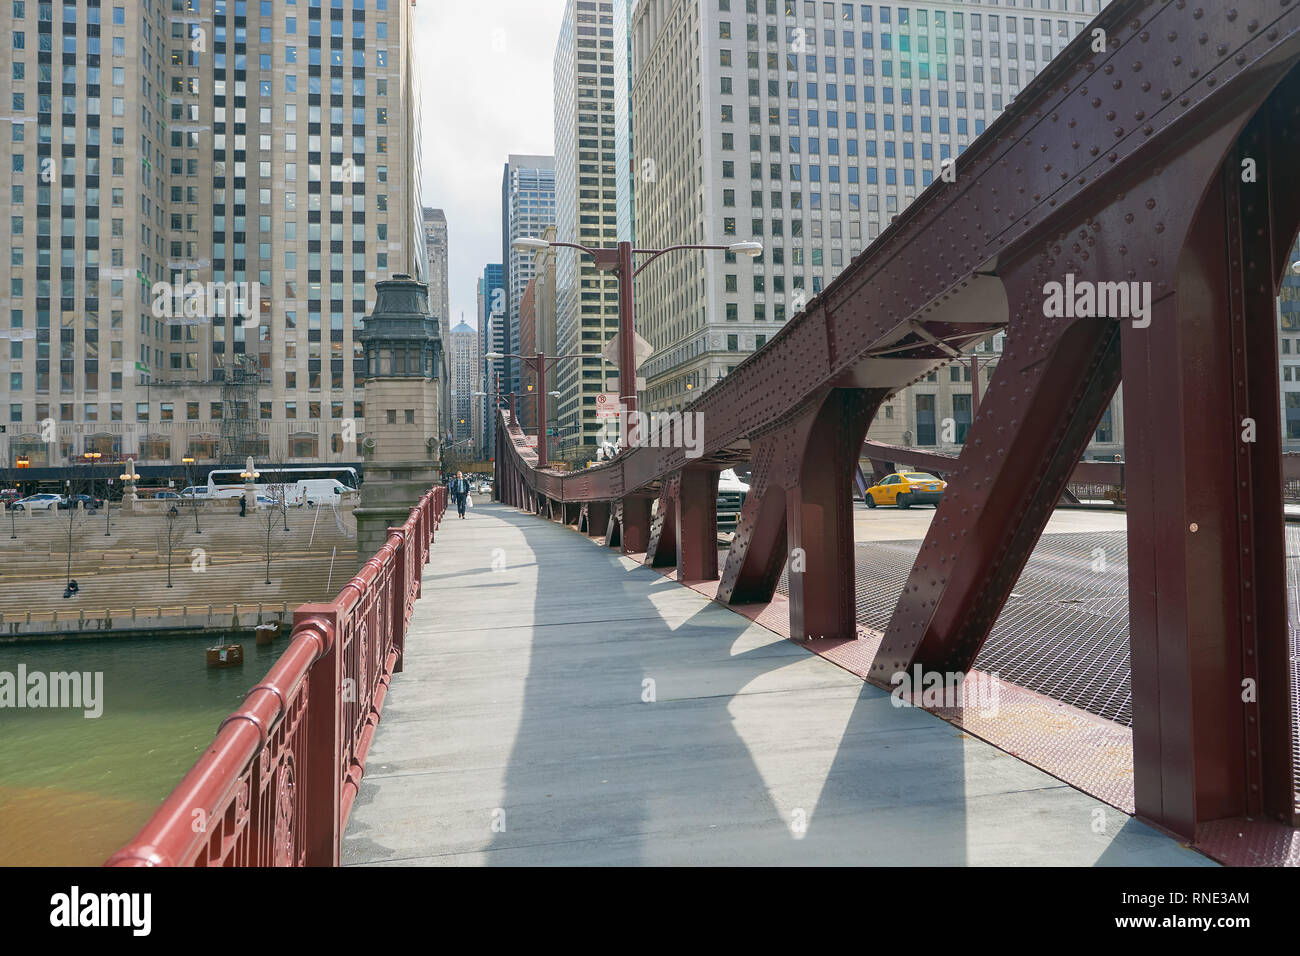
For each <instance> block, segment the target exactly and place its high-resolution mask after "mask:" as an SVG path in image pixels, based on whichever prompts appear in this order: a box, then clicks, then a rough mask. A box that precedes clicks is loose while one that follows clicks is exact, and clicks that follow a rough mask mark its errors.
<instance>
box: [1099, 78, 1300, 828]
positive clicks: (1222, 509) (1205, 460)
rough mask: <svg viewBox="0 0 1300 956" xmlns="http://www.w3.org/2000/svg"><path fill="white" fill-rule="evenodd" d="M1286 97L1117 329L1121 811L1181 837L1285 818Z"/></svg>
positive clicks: (1297, 209) (1247, 142)
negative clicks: (1121, 348)
mask: <svg viewBox="0 0 1300 956" xmlns="http://www.w3.org/2000/svg"><path fill="white" fill-rule="evenodd" d="M1288 87H1289V90H1288ZM1283 91H1287V95H1285V96H1280V95H1279V94H1281V93H1282V92H1283ZM1297 92H1300V89H1298V84H1297V83H1295V82H1290V83H1287V84H1283V86H1282V87H1279V90H1278V92H1275V93H1274V95H1273V97H1272V98H1271V99H1270V102H1269V104H1268V105H1267V106H1266V107H1265V108H1264V109H1263V110H1262V111H1261V112H1260V114H1258V115H1257V116H1256V117H1255V119H1254V120H1252V122H1251V124H1250V126H1249V127H1248V128H1247V130H1246V131H1245V133H1244V134H1243V135H1242V136H1241V138H1240V139H1239V141H1238V144H1237V149H1236V150H1234V151H1232V152H1231V153H1230V154H1229V156H1228V158H1227V160H1226V161H1225V162H1224V164H1223V168H1222V172H1221V174H1220V176H1219V177H1218V178H1217V179H1216V180H1215V181H1214V183H1213V184H1212V185H1211V188H1210V190H1209V192H1208V194H1207V195H1206V196H1205V198H1204V200H1203V202H1202V204H1201V207H1200V211H1199V213H1198V214H1197V217H1196V219H1195V221H1194V223H1193V225H1192V228H1191V230H1190V232H1189V234H1188V238H1187V242H1186V244H1185V246H1184V248H1183V252H1182V255H1181V257H1180V258H1179V260H1178V274H1177V284H1176V288H1177V294H1176V295H1174V296H1170V297H1167V298H1165V299H1164V300H1162V301H1161V302H1160V303H1159V304H1158V306H1157V309H1156V312H1155V315H1154V316H1153V319H1152V322H1151V326H1150V328H1146V329H1139V328H1131V327H1130V328H1127V329H1125V339H1124V344H1125V356H1124V373H1125V375H1124V377H1125V396H1124V424H1125V433H1126V435H1125V437H1126V443H1125V444H1126V447H1127V448H1128V449H1129V450H1130V451H1129V454H1128V467H1127V471H1126V475H1125V478H1126V481H1127V487H1126V493H1127V504H1128V523H1129V592H1130V598H1129V620H1130V633H1131V635H1132V636H1131V651H1130V653H1131V656H1132V662H1133V664H1132V666H1133V676H1132V681H1133V702H1134V720H1133V759H1134V772H1135V781H1134V783H1135V798H1136V808H1137V813H1138V815H1139V816H1141V817H1144V818H1146V819H1149V820H1152V821H1154V822H1156V823H1159V824H1161V825H1163V826H1165V827H1167V828H1169V829H1171V830H1173V831H1174V832H1176V833H1179V834H1183V835H1185V836H1188V837H1192V836H1194V835H1195V833H1196V827H1197V826H1198V825H1199V824H1201V823H1205V822H1208V821H1210V820H1214V819H1219V818H1223V817H1236V816H1247V815H1259V814H1267V815H1268V816H1270V817H1273V818H1274V819H1278V820H1282V821H1285V822H1287V823H1294V822H1295V794H1294V780H1293V777H1292V739H1291V738H1292V713H1291V686H1290V683H1291V682H1290V667H1289V664H1290V650H1289V647H1288V642H1289V634H1288V630H1287V614H1286V593H1287V584H1286V556H1285V541H1284V517H1283V512H1282V463H1281V414H1280V410H1279V406H1280V400H1279V382H1278V358H1277V320H1276V311H1275V309H1276V306H1275V296H1276V294H1277V287H1278V284H1279V281H1280V277H1281V271H1282V268H1283V266H1284V264H1285V262H1286V258H1287V254H1288V252H1289V250H1290V247H1291V243H1292V242H1293V241H1294V237H1295V231H1296V229H1297V226H1300V191H1298V190H1297V187H1296V180H1295V176H1294V165H1293V164H1294V155H1295V146H1296V143H1295V135H1294V134H1295V125H1296V122H1297V115H1296V111H1295V105H1294V104H1295V102H1296V93H1297ZM1283 138H1287V139H1289V142H1288V143H1286V146H1287V149H1285V150H1284V149H1282V148H1281V146H1282V143H1281V142H1279V140H1281V139H1283ZM1247 158H1249V159H1252V160H1253V161H1254V163H1255V164H1256V169H1257V173H1258V176H1257V179H1256V181H1253V182H1243V181H1242V180H1243V177H1242V161H1243V159H1247ZM1130 381H1131V382H1132V385H1130V384H1129V383H1130Z"/></svg>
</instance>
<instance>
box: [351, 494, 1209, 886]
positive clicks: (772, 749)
mask: <svg viewBox="0 0 1300 956" xmlns="http://www.w3.org/2000/svg"><path fill="white" fill-rule="evenodd" d="M933 514H934V512H933V511H931V510H930V509H919V510H915V511H913V512H910V513H894V512H885V511H876V512H871V513H868V512H866V511H865V509H862V510H861V511H860V512H859V513H857V514H856V515H855V518H856V522H857V529H856V531H857V534H856V536H857V539H858V542H859V548H858V549H857V550H858V552H859V554H858V557H859V565H860V566H859V576H860V577H861V575H862V574H864V573H869V570H870V569H869V567H867V565H866V564H864V556H866V555H870V554H875V553H877V552H878V551H882V550H884V549H886V548H887V547H890V546H894V547H897V546H900V545H901V546H903V547H904V551H905V550H906V547H908V546H909V545H908V543H909V542H917V543H919V540H920V539H921V538H923V537H924V535H925V530H926V526H927V525H928V523H929V521H930V520H931V518H932V517H933ZM1053 521H1054V523H1053V525H1049V527H1048V531H1047V534H1046V535H1045V536H1044V541H1048V540H1050V539H1051V536H1052V535H1053V534H1054V533H1058V534H1060V535H1063V536H1069V535H1082V536H1084V537H1085V538H1087V537H1088V536H1093V535H1098V534H1101V535H1105V534H1107V533H1111V532H1114V531H1115V530H1116V528H1118V529H1119V532H1120V533H1121V534H1122V529H1123V516H1122V515H1116V514H1105V513H1103V514H1092V513H1082V512H1059V513H1058V515H1057V517H1056V518H1054V519H1053ZM873 541H874V542H879V546H878V547H876V546H874V545H873ZM900 561H903V564H904V565H906V566H907V567H910V563H911V559H910V558H907V559H906V560H903V559H902V558H900ZM1121 571H1122V565H1121ZM904 574H905V569H904ZM901 585H902V581H901V580H900V581H899V586H900V587H901ZM886 589H887V588H886ZM705 590H707V588H706V589H705ZM858 594H859V618H860V620H862V619H863V617H864V614H866V613H867V612H864V609H863V606H862V599H863V589H862V586H861V584H859V588H858ZM896 597H897V594H895V595H894V597H893V598H890V599H888V600H885V599H884V598H882V599H881V600H882V606H884V605H885V604H892V601H893V600H894V599H896ZM779 603H780V600H779V599H778V601H777V602H774V604H779ZM753 616H754V617H757V618H759V619H760V620H764V621H765V622H766V623H770V622H768V621H767V619H766V618H765V616H764V615H763V614H759V613H755V614H754V615H753ZM780 616H781V615H780V614H779V613H777V614H774V615H770V616H769V617H771V618H779V617H780ZM855 643H858V644H865V643H868V642H867V641H866V640H859V641H858V642H855ZM810 650H813V651H817V653H810ZM839 650H840V651H841V652H843V650H844V648H843V647H842V646H841V647H840V648H839ZM860 656H861V655H859V657H860ZM866 659H867V660H869V659H870V655H869V654H868V655H867V657H866ZM853 660H854V657H853V655H852V654H850V655H848V656H847V657H845V656H844V655H843V654H842V653H841V658H840V660H839V661H838V663H840V664H843V665H845V666H837V662H836V655H835V654H834V653H828V652H826V651H825V649H819V648H816V647H810V646H808V645H804V646H801V645H800V644H797V643H794V642H791V641H790V640H788V639H786V638H785V637H784V636H783V635H782V634H781V633H777V632H776V631H774V630H769V629H768V628H767V627H765V626H763V625H762V624H760V623H758V622H757V621H756V620H751V617H750V616H746V614H744V613H737V611H736V610H731V609H728V608H726V607H724V606H722V605H720V604H717V603H715V602H713V601H711V600H709V598H708V596H707V595H706V594H704V593H701V590H700V588H699V587H695V588H692V587H685V586H682V585H680V584H678V583H677V582H676V581H674V580H673V579H672V575H671V574H663V573H660V572H659V571H655V570H651V569H648V568H645V567H643V566H642V565H641V563H640V562H639V561H638V560H637V559H636V557H635V556H624V555H622V554H620V553H619V552H618V551H617V550H615V549H609V548H605V547H603V546H602V543H601V542H600V541H599V540H598V539H591V538H586V537H585V536H584V535H582V534H580V533H578V532H576V531H574V530H573V529H571V528H569V527H566V526H565V525H563V524H559V523H554V522H548V521H544V520H541V519H539V518H538V517H537V516H534V515H530V514H527V513H524V512H521V511H518V510H516V509H514V508H511V507H508V506H505V505H501V504H495V503H476V505H475V507H474V508H472V509H471V510H470V511H469V514H468V517H467V518H466V519H465V520H464V521H461V520H458V519H456V518H455V517H454V515H449V516H448V519H447V520H445V521H444V523H443V525H442V528H441V529H440V530H439V532H438V543H437V547H436V548H434V549H433V550H432V552H431V561H430V563H429V565H428V566H427V567H426V568H425V569H424V577H423V596H422V598H421V599H420V600H419V601H418V602H417V604H416V606H415V612H414V616H413V617H412V619H411V622H410V627H409V630H408V632H407V637H406V646H405V660H404V669H403V671H402V672H401V673H399V674H397V675H395V676H394V678H393V685H392V692H391V694H389V696H388V700H387V703H386V705H385V708H384V712H383V720H382V722H381V723H380V725H379V727H378V730H377V733H376V736H375V739H374V743H373V746H372V749H371V751H370V753H369V756H368V759H367V765H366V771H365V776H364V777H363V779H362V781H361V785H360V792H359V794H358V797H357V800H356V803H355V805H354V807H353V810H352V815H351V818H350V820H349V822H348V825H347V830H346V833H345V836H344V840H343V847H342V862H343V863H345V864H349V865H366V864H399V865H419V864H437V865H444V864H445V865H454V864H481V865H518V864H525V865H526V864H663V865H668V864H741V865H750V864H752V865H775V864H818V865H824V864H857V865H861V864H869V865H870V864H875V865H965V864H976V865H978V864H992V865H1018V864H1019V865H1024V864H1030V865H1034V864H1038V865H1085V866H1086V865H1119V866H1130V865H1139V866H1203V865H1213V864H1212V861H1211V860H1210V859H1208V858H1207V857H1206V856H1203V855H1201V854H1200V853H1198V852H1196V851H1195V850H1193V849H1189V848H1188V847H1186V846H1184V845H1180V844H1179V843H1178V842H1177V841H1176V840H1174V839H1172V838H1171V837H1169V836H1167V835H1165V834H1163V833H1161V832H1159V831H1158V830H1156V829H1154V828H1152V827H1150V826H1147V825H1146V824H1144V823H1141V822H1139V821H1136V820H1134V819H1132V818H1131V817H1130V816H1129V815H1128V814H1127V813H1126V812H1123V811H1122V810H1121V809H1117V807H1122V806H1124V802H1125V799H1126V798H1125V797H1124V796H1123V794H1122V791H1123V787H1122V786H1121V787H1120V788H1119V790H1118V791H1113V792H1112V791H1110V790H1107V789H1106V788H1105V787H1101V788H1093V789H1094V790H1096V792H1099V793H1101V794H1102V795H1103V797H1105V799H1102V798H1099V797H1098V796H1096V795H1090V794H1089V793H1087V792H1084V790H1083V789H1078V788H1076V787H1074V786H1071V785H1069V784H1067V783H1065V782H1063V781H1064V779H1065V778H1066V777H1068V774H1067V773H1063V772H1062V773H1058V772H1057V771H1056V770H1053V772H1052V773H1047V772H1044V770H1041V769H1038V768H1037V767H1035V766H1032V765H1030V764H1029V763H1026V762H1023V761H1022V760H1020V759H1017V757H1015V756H1012V755H1011V754H1010V753H1008V752H1006V751H1005V750H1004V749H999V747H998V746H994V745H992V744H991V743H989V742H987V736H986V735H984V734H981V736H985V739H981V736H977V735H976V734H975V733H971V732H968V729H969V728H963V727H962V726H961V725H960V723H959V722H956V721H954V720H952V719H951V717H950V715H949V719H944V718H943V717H941V716H937V715H936V714H935V713H931V712H928V711H927V710H923V709H920V708H912V707H898V706H895V701H894V700H893V699H892V698H891V695H890V694H889V693H887V692H886V691H884V690H881V689H879V688H877V687H874V686H871V685H868V684H865V683H864V682H863V680H862V678H861V677H860V676H859V675H858V674H857V673H855V672H854V669H853V666H852V665H853ZM1005 701H1006V705H1007V706H1006V707H1005V708H1004V709H1005V710H1006V711H1007V712H1008V714H1007V715H1006V716H1008V717H1009V718H1010V719H1011V720H1013V721H1018V722H1021V723H1023V722H1024V721H1025V719H1026V715H1027V714H1028V715H1029V716H1030V718H1032V719H1034V720H1038V721H1039V722H1040V723H1039V724H1038V725H1036V726H1049V725H1051V726H1058V727H1059V726H1061V725H1068V728H1070V729H1073V730H1077V729H1078V728H1079V727H1084V728H1085V729H1086V730H1087V731H1088V732H1089V733H1090V734H1091V736H1088V735H1087V734H1085V735H1084V737H1083V738H1078V737H1075V738H1073V739H1075V740H1076V741H1078V740H1080V739H1081V741H1082V742H1081V743H1079V744H1078V745H1079V746H1081V747H1083V748H1085V749H1088V748H1092V749H1093V750H1096V749H1097V744H1096V742H1097V741H1098V740H1101V741H1102V745H1103V746H1102V748H1101V749H1103V750H1106V748H1109V750H1113V751H1115V752H1117V753H1118V754H1119V756H1118V757H1117V763H1118V764H1119V765H1120V766H1119V767H1118V769H1112V775H1114V776H1120V777H1122V776H1123V775H1124V768H1123V766H1122V763H1123V749H1124V748H1123V742H1124V740H1125V739H1126V738H1127V727H1125V726H1123V725H1122V724H1120V723H1116V722H1113V721H1111V720H1103V719H1101V718H1100V717H1097V716H1095V715H1093V714H1090V713H1087V712H1086V711H1084V710H1081V709H1076V708H1075V707H1072V706H1070V705H1069V704H1065V703H1061V702H1058V701H1053V700H1051V699H1050V698H1047V697H1043V696H1040V695H1037V694H1033V693H1031V692H1028V691H1024V690H1022V689H1020V688H1015V689H1014V691H1013V692H1011V693H1009V694H1008V695H1007V696H1006V697H1005ZM1044 714H1046V716H1045V717H1044V716H1043V715H1044ZM1107 728H1114V730H1109V729H1107ZM1108 735H1109V736H1108ZM1130 746H1131V745H1130ZM1128 759H1129V761H1130V764H1129V768H1128V770H1127V773H1128V776H1129V777H1131V750H1130V751H1129V752H1128ZM1117 794H1118V795H1117ZM1127 799H1128V800H1130V801H1131V788H1130V790H1129V796H1128V797H1127ZM1129 809H1131V806H1130V807H1129Z"/></svg>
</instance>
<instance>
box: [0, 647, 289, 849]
mask: <svg viewBox="0 0 1300 956" xmlns="http://www.w3.org/2000/svg"><path fill="white" fill-rule="evenodd" d="M233 640H234V641H236V642H238V643H241V644H243V645H244V665H243V667H236V668H228V669H213V670H209V669H208V667H207V665H206V661H205V655H204V651H205V649H206V648H208V647H210V646H212V645H213V644H216V643H218V640H217V639H215V638H214V637H212V636H211V635H208V636H200V637H158V638H147V639H139V640H135V639H132V640H123V639H116V638H97V639H91V640H78V641H58V642H49V643H32V644H0V672H8V673H10V674H16V673H17V670H18V665H20V664H23V665H26V668H27V673H29V674H30V673H32V672H35V671H41V672H46V673H49V672H59V671H65V672H66V671H77V672H86V671H90V672H102V673H103V713H102V715H101V716H99V717H98V718H93V719H88V718H87V717H86V716H85V715H84V713H83V712H82V711H80V710H75V711H73V710H53V709H42V710H31V709H26V708H24V709H13V708H9V707H0V866H6V865H7V866H24V865H74V866H97V865H99V864H100V863H102V862H103V861H104V860H105V859H107V858H108V857H109V856H110V855H111V854H112V853H113V852H114V851H115V850H116V849H118V847H120V846H121V845H122V844H124V843H126V842H127V841H128V840H130V839H131V837H133V836H134V835H135V833H136V831H137V830H138V829H139V828H140V826H141V825H142V824H144V822H145V821H146V820H148V819H149V816H150V815H151V814H152V813H153V811H154V810H156V809H157V808H158V805H159V803H161V801H162V799H163V798H164V797H165V796H166V795H167V794H168V793H169V792H170V791H171V789H172V788H173V787H174V786H175V785H176V783H177V782H178V781H179V780H180V779H181V777H183V776H184V775H185V772H186V771H187V770H189V768H190V767H191V766H193V764H194V761H195V760H196V759H197V758H198V757H199V755H200V754H202V753H203V751H204V750H205V749H206V748H207V745H208V744H209V743H210V742H211V741H212V738H213V736H214V735H215V734H216V731H217V726H218V725H219V724H220V723H221V721H222V719H223V718H224V717H225V716H226V715H227V714H229V713H230V712H231V711H232V710H234V709H235V708H237V707H238V706H239V704H240V702H241V701H242V700H243V698H244V694H245V693H246V692H247V691H248V689H249V688H251V687H252V686H253V685H254V684H256V683H257V682H258V681H259V680H261V679H262V677H264V676H265V675H266V672H267V670H269V669H270V667H271V665H272V664H273V663H274V662H275V660H276V658H278V657H279V655H280V653H281V652H282V651H283V650H284V649H285V648H286V647H288V644H289V641H288V638H287V636H286V637H282V638H279V639H277V640H276V641H275V643H274V644H273V645H271V646H269V647H258V646H256V644H255V643H254V641H253V638H252V635H251V634H250V635H242V634H241V635H240V636H239V637H237V638H234V639H233Z"/></svg>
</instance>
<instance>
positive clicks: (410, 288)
mask: <svg viewBox="0 0 1300 956" xmlns="http://www.w3.org/2000/svg"><path fill="white" fill-rule="evenodd" d="M375 292H376V296H375V309H374V312H373V313H371V314H370V316H368V317H367V318H366V324H365V328H364V329H363V330H362V331H361V332H360V333H359V335H358V336H357V338H358V339H359V341H360V342H361V344H362V347H363V348H364V350H365V362H366V427H365V436H364V440H363V443H362V451H363V454H364V455H365V457H366V476H365V481H364V483H363V484H362V486H361V506H360V507H359V508H358V509H357V511H356V518H357V552H358V554H359V555H360V557H361V559H362V560H363V561H364V560H367V559H369V558H370V557H371V556H373V555H374V553H375V552H376V551H378V550H379V549H380V548H381V547H383V545H384V542H385V541H386V540H387V531H388V528H389V527H390V526H393V527H395V526H397V525H401V524H404V523H405V521H406V519H407V516H408V515H409V514H410V510H411V508H413V507H414V506H415V504H416V503H417V502H418V501H419V500H420V496H421V495H423V494H424V493H425V492H426V491H428V490H429V488H430V487H432V486H433V485H434V484H435V483H436V482H438V481H439V480H440V478H441V472H442V466H441V442H440V440H439V433H438V414H439V408H438V391H439V387H440V383H439V376H440V374H441V369H442V348H443V343H442V339H441V335H440V333H439V330H438V322H437V320H436V319H435V318H434V317H433V315H432V314H431V313H430V311H429V288H428V286H426V285H425V284H424V283H423V282H419V281H417V280H415V279H412V278H411V277H410V276H408V275H395V276H393V277H392V278H391V279H388V280H385V281H383V282H379V283H376V285H375Z"/></svg>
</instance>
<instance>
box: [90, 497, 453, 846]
mask: <svg viewBox="0 0 1300 956" xmlns="http://www.w3.org/2000/svg"><path fill="white" fill-rule="evenodd" d="M446 507H447V489H446V488H444V487H437V488H433V489H431V490H429V491H428V492H426V493H425V495H424V496H423V497H422V498H421V499H420V502H419V504H417V505H416V506H415V507H414V508H413V509H412V510H411V513H410V516H409V517H408V518H407V519H406V522H405V524H403V525H402V526H401V527H400V528H389V529H388V540H387V542H386V543H385V544H384V546H383V547H382V548H380V549H379V551H378V552H377V553H376V554H375V556H374V557H373V558H371V559H370V560H369V561H367V562H366V564H365V566H364V567H362V569H361V570H360V572H358V574H357V575H356V577H354V578H353V579H352V580H351V581H349V582H348V583H347V584H346V585H344V587H343V589H342V590H341V591H340V592H339V594H338V596H337V597H335V598H334V600H333V601H331V602H330V603H328V604H305V605H303V606H302V607H300V608H298V609H297V610H296V611H295V612H294V627H293V632H292V634H291V638H290V643H289V647H288V648H287V649H286V650H285V652H284V654H283V656H282V657H281V658H280V659H279V661H277V662H276V664H275V666H274V667H272V668H271V670H270V671H269V672H268V673H267V675H266V677H265V678H263V680H262V681H261V682H260V683H259V684H258V685H257V686H256V687H254V688H253V689H252V690H250V691H249V692H248V694H247V696H246V697H245V698H244V703H243V706H242V707H241V708H240V709H239V710H237V711H235V712H234V713H233V714H231V715H230V716H229V717H227V718H226V719H225V720H224V721H222V723H221V726H220V728H219V729H218V730H217V735H216V738H215V739H214V740H213V742H212V745H211V746H210V747H209V748H208V749H207V751H206V752H205V753H204V754H203V756H202V757H200V758H199V760H198V762H197V763H195V765H194V766H193V768H191V769H190V771H189V773H187V774H186V775H185V777H184V778H183V779H182V780H181V782H180V783H179V784H178V785H177V786H176V788H175V789H174V790H173V791H172V792H171V794H170V795H169V796H168V797H167V799H166V800H164V801H163V804H162V806H161V807H159V808H158V810H157V811H156V812H155V813H154V815H153V816H152V817H151V818H150V819H149V821H148V822H147V823H146V824H145V825H144V827H143V828H142V829H141V830H140V832H139V833H138V834H136V836H135V838H134V839H133V840H132V841H131V842H130V843H128V844H127V845H126V846H124V847H123V848H122V849H120V850H118V851H117V852H116V853H114V854H113V856H112V857H111V858H110V859H109V860H108V862H107V863H106V864H105V865H106V866H332V865H337V864H338V861H339V853H340V843H341V840H342V835H343V831H344V828H345V827H346V825H347V819H348V814H349V812H350V811H351V808H352V802H353V800H354V799H355V797H356V792H357V788H358V786H359V784H360V781H361V776H362V773H363V772H364V768H365V760H366V755H367V753H368V752H369V749H370V743H371V740H372V739H373V736H374V730H375V726H376V725H377V724H378V722H379V717H380V713H381V711H382V708H383V702H384V697H385V696H386V694H387V691H388V684H389V681H390V679H391V676H392V674H394V673H396V672H398V671H400V670H401V667H402V655H403V651H404V648H405V639H406V628H407V625H408V623H409V622H410V618H411V613H412V611H413V610H414V607H415V601H416V599H417V598H418V597H419V596H420V579H421V570H422V568H423V567H424V565H425V564H426V563H427V562H428V560H429V553H430V549H431V546H432V544H433V539H434V532H435V531H436V530H437V527H438V524H439V522H440V521H441V519H442V515H443V512H444V511H445V510H446Z"/></svg>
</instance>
